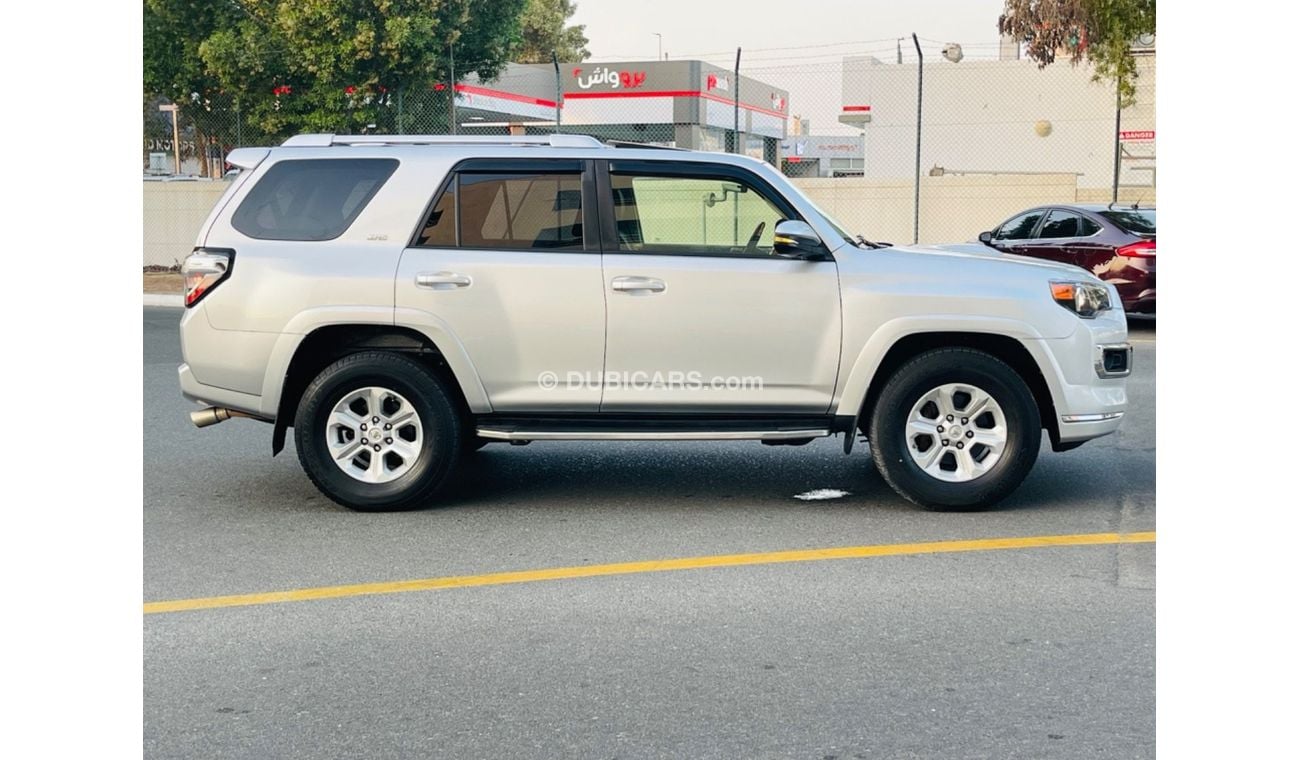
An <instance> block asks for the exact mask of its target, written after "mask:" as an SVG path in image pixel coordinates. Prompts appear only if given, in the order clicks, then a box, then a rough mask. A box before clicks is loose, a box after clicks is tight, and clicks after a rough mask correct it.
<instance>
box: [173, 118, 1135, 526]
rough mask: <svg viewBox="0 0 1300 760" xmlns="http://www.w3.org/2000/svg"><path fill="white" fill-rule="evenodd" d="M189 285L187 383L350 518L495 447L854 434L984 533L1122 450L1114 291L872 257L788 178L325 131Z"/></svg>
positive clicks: (254, 154)
mask: <svg viewBox="0 0 1300 760" xmlns="http://www.w3.org/2000/svg"><path fill="white" fill-rule="evenodd" d="M229 160H230V162H231V163H233V164H235V165H237V166H238V167H240V169H241V171H240V173H239V174H238V176H237V177H235V178H234V179H233V180H232V182H231V187H230V188H229V190H228V191H227V192H226V194H225V196H224V197H223V198H222V199H221V200H220V201H219V202H218V203H217V205H216V207H215V208H214V209H213V211H212V213H211V215H210V216H209V218H208V220H207V222H206V223H205V224H204V225H203V228H202V230H201V231H200V233H199V237H198V240H197V243H196V247H195V249H194V252H193V254H191V255H190V256H189V258H188V259H187V260H186V262H185V265H184V274H185V282H186V289H187V292H186V295H185V301H186V307H187V309H186V312H185V315H184V317H183V318H182V320H181V325H180V331H181V342H182V348H183V352H184V363H183V364H182V365H181V366H180V384H181V389H182V391H183V392H184V394H185V396H186V397H187V398H190V399H192V400H194V401H197V402H199V403H201V404H203V405H204V406H205V407H207V408H205V409H203V410H202V411H197V412H195V413H194V414H193V415H192V416H193V419H194V422H195V423H196V424H198V425H199V426H205V425H209V424H212V423H215V422H220V421H221V420H224V419H227V418H229V417H232V416H239V417H251V418H254V419H258V420H262V421H265V422H268V423H271V424H272V426H273V433H272V452H273V454H274V453H279V451H280V450H281V449H282V448H283V447H284V440H285V435H286V431H287V429H288V428H293V431H294V441H295V444H296V448H297V451H298V457H299V459H300V461H301V462H302V466H303V468H304V469H305V470H306V472H307V475H308V477H310V478H311V480H312V482H314V483H315V484H316V485H317V487H319V488H320V490H321V491H323V492H324V493H325V494H326V495H328V496H329V497H330V498H331V499H334V500H335V501H337V502H338V503H340V504H343V505H346V506H348V507H351V508H353V509H360V510H390V509H404V508H411V507H417V506H421V505H425V504H429V503H431V502H433V501H434V500H435V498H436V495H437V492H438V490H439V488H441V487H442V486H443V485H444V483H446V482H447V480H448V479H449V478H451V477H454V475H453V473H454V467H455V464H456V462H457V460H458V459H459V458H460V457H461V456H467V455H471V454H472V452H473V451H475V450H476V449H478V448H480V447H482V446H483V445H485V444H488V443H492V442H494V441H509V442H511V443H515V444H522V443H527V442H531V441H546V440H735V439H752V440H757V441H761V442H763V443H765V444H773V445H776V444H784V445H801V444H805V443H808V442H809V441H812V440H813V439H815V438H819V437H824V436H830V435H843V436H844V452H845V453H846V454H847V453H848V452H849V451H850V449H851V448H852V446H853V443H854V441H855V439H856V438H857V433H859V432H860V433H862V434H863V435H865V437H866V439H867V440H868V441H869V442H870V448H871V455H872V457H873V458H874V460H875V464H876V467H877V468H879V470H880V473H881V475H882V476H883V477H884V478H885V480H886V481H888V482H889V484H890V485H891V486H893V487H894V488H895V489H896V490H897V491H898V492H899V493H900V494H902V495H903V496H905V497H906V498H908V499H910V500H912V501H913V502H916V503H917V504H920V505H923V506H926V507H932V508H940V509H976V508H981V507H986V506H989V505H991V504H994V503H995V502H997V501H998V500H1000V499H1002V498H1003V497H1005V496H1006V495H1007V494H1009V493H1010V492H1011V491H1012V490H1013V489H1015V488H1016V486H1017V485H1019V484H1020V482H1021V481H1022V480H1023V479H1024V477H1025V475H1026V474H1027V473H1028V472H1029V469H1030V468H1031V467H1032V465H1033V463H1034V460H1035V458H1036V457H1037V456H1038V450H1039V447H1040V442H1041V438H1042V434H1043V431H1044V430H1046V432H1047V437H1048V439H1049V440H1050V442H1051V446H1052V448H1053V449H1054V450H1056V451H1063V450H1066V449H1070V448H1073V447H1075V446H1078V445H1080V444H1081V443H1083V442H1084V441H1086V440H1088V439H1091V438H1095V437H1097V436H1101V435H1105V434H1107V433H1110V432H1113V431H1114V430H1115V429H1116V428H1117V427H1118V426H1119V424H1120V419H1121V417H1122V416H1123V414H1124V407H1125V403H1126V398H1125V388H1124V386H1125V380H1124V378H1125V376H1127V375H1128V373H1129V369H1130V362H1131V360H1132V353H1131V349H1130V347H1129V345H1128V343H1127V342H1126V337H1127V324H1126V322H1125V320H1124V316H1123V314H1122V313H1121V311H1120V310H1119V309H1118V308H1117V305H1118V304H1119V298H1118V294H1117V293H1116V292H1115V290H1114V288H1113V287H1112V286H1110V285H1106V284H1104V283H1102V282H1101V281H1100V280H1098V279H1097V278H1096V277H1093V276H1092V275H1091V274H1089V273H1088V272H1085V271H1083V270H1081V269H1077V268H1075V267H1070V266H1062V265H1057V264H1052V263H1047V262H1043V261H1040V260H1034V259H1026V258H1019V257H1016V256H1010V255H1006V254H1000V253H997V252H994V251H989V250H982V251H981V250H943V249H938V248H925V247H891V246H888V245H885V244H879V243H872V242H869V241H867V240H865V239H863V238H861V237H855V236H852V235H850V234H848V233H847V232H845V231H844V229H843V228H842V227H841V226H840V225H839V224H837V223H836V222H835V221H834V220H833V219H831V217H830V216H828V215H827V214H826V213H824V212H822V211H821V210H820V209H819V208H818V207H817V206H816V205H815V204H814V203H813V202H812V201H811V200H809V199H808V197H807V196H805V195H804V194H803V193H801V192H800V191H799V190H798V188H796V187H795V186H794V185H792V184H791V183H790V182H789V181H788V180H787V179H786V178H785V177H784V176H782V175H781V174H780V173H778V172H777V171H775V170H774V169H773V168H772V167H771V166H769V165H768V164H766V163H763V162H761V161H757V160H754V159H751V158H747V157H744V156H736V155H728V154H720V153H697V152H686V151H678V150H671V149H662V148H652V147H649V146H626V145H617V146H611V145H606V144H602V143H600V142H598V141H597V140H595V139H593V138H589V137H583V136H578V135H553V136H549V137H547V136H541V137H425V136H361V137H342V136H335V135H300V136H298V137H294V138H292V139H290V140H288V141H287V142H285V143H284V145H282V146H280V147H277V148H242V149H239V150H235V151H232V152H231V154H230V157H229Z"/></svg>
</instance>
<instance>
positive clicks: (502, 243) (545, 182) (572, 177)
mask: <svg viewBox="0 0 1300 760" xmlns="http://www.w3.org/2000/svg"><path fill="white" fill-rule="evenodd" d="M457 182H458V187H457V191H456V195H457V196H458V200H459V203H460V245H461V246H463V247H466V248H511V249H514V248H544V249H548V250H554V249H561V250H564V249H567V250H574V249H577V250H581V249H582V232H583V231H582V175H580V174H534V173H527V172H493V173H477V172H475V173H463V174H461V175H460V176H459V177H458V178H457ZM444 202H445V201H443V200H440V201H439V204H438V206H439V207H443V204H444ZM449 208H450V206H447V207H446V208H444V213H443V215H442V218H441V219H440V220H438V221H437V222H436V227H441V226H443V225H445V224H447V222H448V220H447V216H449V213H448V210H449ZM437 211H438V208H435V209H434V212H435V213H437ZM428 229H429V228H428V227H427V226H426V231H427V230H428ZM442 234H445V232H444V233H442ZM431 245H445V243H431Z"/></svg>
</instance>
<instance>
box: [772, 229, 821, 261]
mask: <svg viewBox="0 0 1300 760" xmlns="http://www.w3.org/2000/svg"><path fill="white" fill-rule="evenodd" d="M772 253H773V254H775V255H777V256H782V257H784V258H787V259H819V258H821V257H822V256H823V255H824V254H825V253H826V247H825V246H823V245H822V239H821V238H820V237H818V236H817V233H816V231H814V230H813V228H812V226H811V225H809V224H808V223H807V222H800V221H797V220H795V219H786V220H784V221H780V222H777V224H776V229H775V230H774V231H773V232H772Z"/></svg>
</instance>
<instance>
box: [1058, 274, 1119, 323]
mask: <svg viewBox="0 0 1300 760" xmlns="http://www.w3.org/2000/svg"><path fill="white" fill-rule="evenodd" d="M1051 286H1052V300H1054V301H1056V302H1057V303H1059V304H1060V305H1062V306H1064V307H1065V308H1067V309H1069V310H1070V311H1072V312H1074V313H1075V314H1078V315H1079V316H1081V317H1084V318H1086V319H1091V318H1093V317H1095V316H1097V312H1099V311H1105V310H1106V309H1109V308H1110V291H1109V290H1107V289H1106V286H1105V285H1097V284H1095V283H1091V282H1056V281H1053V282H1052V283H1051Z"/></svg>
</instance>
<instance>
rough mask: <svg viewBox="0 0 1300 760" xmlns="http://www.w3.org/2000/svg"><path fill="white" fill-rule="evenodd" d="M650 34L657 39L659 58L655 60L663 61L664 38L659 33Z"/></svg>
mask: <svg viewBox="0 0 1300 760" xmlns="http://www.w3.org/2000/svg"><path fill="white" fill-rule="evenodd" d="M651 34H653V35H654V36H656V37H658V38H659V57H658V58H656V59H655V60H657V61H662V60H663V59H664V36H663V35H662V34H660V33H659V32H651Z"/></svg>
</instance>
